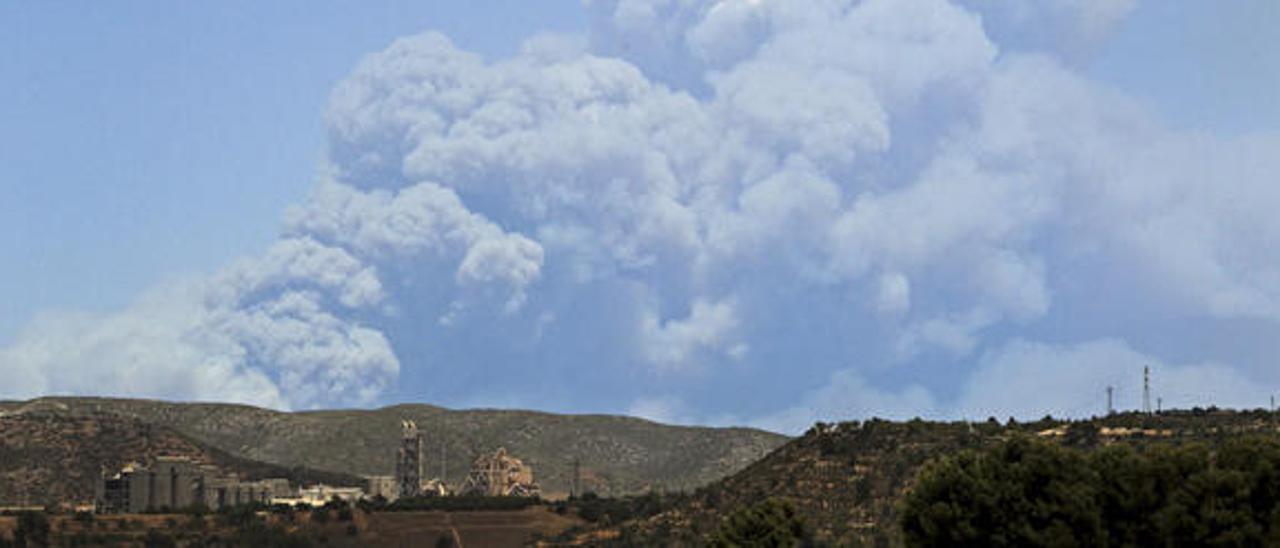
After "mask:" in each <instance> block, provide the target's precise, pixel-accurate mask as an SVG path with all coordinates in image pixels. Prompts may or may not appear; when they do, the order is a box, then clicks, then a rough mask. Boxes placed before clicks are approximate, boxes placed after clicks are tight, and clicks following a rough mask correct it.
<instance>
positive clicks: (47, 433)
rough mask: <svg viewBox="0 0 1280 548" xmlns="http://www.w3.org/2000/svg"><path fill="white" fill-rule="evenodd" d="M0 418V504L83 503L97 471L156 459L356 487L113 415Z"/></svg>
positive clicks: (344, 479) (337, 477)
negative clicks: (182, 459) (175, 458)
mask: <svg viewBox="0 0 1280 548" xmlns="http://www.w3.org/2000/svg"><path fill="white" fill-rule="evenodd" d="M17 407H18V408H17V409H14V408H9V409H5V410H4V411H3V412H2V413H0V506H5V505H40V506H42V505H46V504H49V503H89V502H92V500H93V492H94V482H95V481H97V479H98V478H99V477H100V475H101V473H102V472H103V471H104V470H107V471H111V470H119V469H120V467H122V466H123V465H125V464H127V463H130V462H138V463H146V462H151V461H153V460H154V459H155V458H156V457H160V456H180V457H187V458H190V459H192V460H194V461H196V462H199V463H201V464H208V465H212V466H215V467H217V468H218V469H219V470H221V471H222V472H223V473H226V474H233V475H237V476H240V477H242V478H244V479H249V480H257V479H265V478H288V479H290V480H292V481H293V482H295V483H326V484H330V485H361V484H362V481H361V479H360V478H358V477H356V476H353V475H350V474H341V473H333V472H319V471H315V470H309V469H305V468H287V467H284V466H278V465H273V464H265V463H261V462H256V461H253V460H250V459H245V458H241V457H236V456H234V455H231V454H229V453H227V452H226V451H222V450H220V449H218V448H216V447H212V446H210V445H208V444H205V443H202V442H200V441H197V440H194V439H192V438H190V437H188V436H184V435H182V434H180V433H178V432H175V431H173V430H172V429H170V428H167V427H165V426H160V425H153V424H148V423H145V422H143V421H140V420H138V419H134V418H129V417H123V416H119V415H109V414H97V415H72V414H68V413H66V412H65V409H60V408H59V407H58V406H56V405H53V406H46V405H35V406H29V405H20V406H17Z"/></svg>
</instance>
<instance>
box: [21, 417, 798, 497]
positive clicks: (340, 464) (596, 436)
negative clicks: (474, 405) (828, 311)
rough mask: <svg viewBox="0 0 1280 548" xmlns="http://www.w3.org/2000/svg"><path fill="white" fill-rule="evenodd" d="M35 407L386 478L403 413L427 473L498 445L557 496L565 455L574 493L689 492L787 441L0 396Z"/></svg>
mask: <svg viewBox="0 0 1280 548" xmlns="http://www.w3.org/2000/svg"><path fill="white" fill-rule="evenodd" d="M24 409H25V410H31V409H40V410H41V411H42V412H46V413H52V414H56V415H61V416H67V417H97V416H117V417H124V418H129V419H134V420H137V421H140V422H142V423H146V424H153V425H158V426H162V427H165V428H168V429H171V430H172V431H173V432H176V433H179V434H181V435H184V436H187V437H189V438H191V439H192V440H196V441H199V442H201V443H204V444H208V445H209V446H211V447H213V448H217V449H218V450H221V451H225V452H227V453H228V454H230V455H233V456H235V457H240V458H244V459H249V460H253V461H262V462H265V463H270V464H275V465H279V466H283V467H295V466H300V467H306V468H311V469H316V470H324V471H330V472H338V473H343V474H350V475H390V474H391V473H392V470H393V469H394V452H395V447H396V443H397V440H398V438H399V435H400V431H399V428H400V420H401V419H412V420H414V421H416V422H417V424H418V425H419V427H420V428H421V429H422V431H423V432H424V433H425V435H426V440H427V451H426V454H427V462H426V467H427V476H428V477H436V476H439V475H440V468H441V457H440V455H441V443H442V442H443V444H444V449H445V459H444V460H445V462H444V464H445V470H446V479H447V480H448V481H449V482H451V483H455V484H456V483H460V482H461V480H462V479H463V478H464V477H465V475H466V473H467V469H468V467H469V466H470V463H471V462H472V461H473V460H474V458H475V457H476V456H477V455H479V454H481V453H482V452H488V451H492V450H494V449H496V448H498V447H506V448H507V449H508V450H509V451H510V452H511V453H513V454H515V455H517V456H519V457H520V458H521V459H523V460H524V461H525V462H527V463H530V464H531V465H532V466H533V467H534V473H535V476H536V477H537V480H538V482H539V483H540V484H541V485H542V488H543V492H544V493H546V494H548V495H553V496H554V495H559V494H565V493H567V492H568V491H569V488H570V484H571V481H572V472H571V470H572V468H571V466H572V465H571V463H572V461H573V460H575V459H577V460H579V461H580V462H581V478H582V488H583V490H591V491H595V492H597V493H600V494H605V495H609V494H613V495H621V494H630V493H639V492H644V491H647V490H650V489H655V490H691V489H693V488H696V487H698V486H701V485H705V484H707V483H710V482H712V481H715V480H717V479H719V478H722V477H724V476H726V475H729V474H732V473H733V472H736V471H738V470H741V469H742V468H744V467H746V466H747V465H748V464H750V463H752V462H754V461H756V460H757V459H759V458H760V457H762V456H764V455H765V454H767V453H769V452H770V451H772V450H773V449H775V448H777V447H778V446H780V445H782V444H783V443H785V442H786V441H787V439H788V438H787V437H786V436H782V435H779V434H775V433H771V432H765V431H762V430H755V429H749V428H705V427H688V426H669V425H663V424H658V423H655V422H651V421H648V420H644V419H639V418H634V417H623V416H613V415H559V414H554V413H545V412H537V411H518V410H492V409H478V410H459V411H455V410H449V409H444V408H441V407H436V406H432V405H424V404H403V405H396V406H391V407H385V408H382V409H372V410H325V411H303V412H280V411H273V410H269V409H261V408H257V407H252V406H247V405H238V404H220V403H177V402H165V401H154V400H137V399H114V398H79V397H50V398H39V399H35V400H30V401H25V402H0V414H3V413H20V412H22V411H23V410H24Z"/></svg>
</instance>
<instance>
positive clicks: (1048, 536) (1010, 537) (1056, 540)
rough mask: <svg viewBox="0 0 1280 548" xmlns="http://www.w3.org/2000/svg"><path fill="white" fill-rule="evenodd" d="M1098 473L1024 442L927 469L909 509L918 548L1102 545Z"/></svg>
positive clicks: (907, 527)
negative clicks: (1096, 489)
mask: <svg viewBox="0 0 1280 548" xmlns="http://www.w3.org/2000/svg"><path fill="white" fill-rule="evenodd" d="M1096 481H1097V480H1096V475H1095V474H1094V473H1093V471H1092V469H1091V468H1090V467H1089V466H1088V463H1087V461H1086V460H1085V459H1084V458H1083V457H1082V456H1081V455H1080V454H1079V453H1077V452H1074V451H1070V450H1068V449H1063V448H1061V447H1058V446H1056V445H1051V444H1048V443H1045V442H1041V441H1038V440H1033V439H1030V438H1026V437H1016V438H1013V439H1012V440H1009V441H1007V442H1005V443H1002V444H999V445H998V446H996V447H993V448H991V449H987V450H983V451H978V450H968V451H963V452H961V453H958V454H956V455H954V456H952V457H948V458H944V459H942V460H940V461H936V462H934V463H931V464H929V465H927V466H926V467H925V469H924V470H923V471H922V473H921V475H920V481H919V484H918V485H917V486H916V488H915V489H914V490H912V491H911V492H910V493H909V494H908V495H907V496H906V497H905V499H904V501H903V503H902V508H901V510H902V512H901V518H900V519H901V525H902V530H903V535H904V539H905V541H906V542H907V544H909V545H912V546H1096V545H1099V544H1101V543H1102V542H1103V539H1104V535H1103V530H1102V524H1101V519H1100V514H1101V513H1100V512H1099V510H1098V507H1097V497H1096V493H1095V490H1094V485H1095V484H1096Z"/></svg>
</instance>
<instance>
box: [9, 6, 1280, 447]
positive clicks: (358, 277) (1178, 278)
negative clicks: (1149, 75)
mask: <svg viewBox="0 0 1280 548" xmlns="http://www.w3.org/2000/svg"><path fill="white" fill-rule="evenodd" d="M1018 6H1020V7H1013V6H1012V5H1006V4H1004V3H994V2H959V3H958V4H953V3H949V2H947V1H944V0H864V1H851V0H804V1H800V0H796V1H787V2H775V1H769V0H719V1H712V0H614V1H591V2H588V5H587V7H586V9H587V10H589V12H590V14H591V20H592V28H591V30H590V33H589V36H588V37H587V39H585V40H584V39H579V38H575V37H566V36H542V37H538V38H534V39H532V40H530V41H529V42H528V43H527V44H526V45H525V47H524V49H523V51H522V52H521V53H519V54H518V55H515V56H513V57H511V58H508V59H502V60H498V61H492V62H491V61H486V60H484V59H482V58H481V57H479V56H477V55H474V54H470V53H468V52H465V51H462V50H460V49H459V48H457V47H456V46H454V45H453V44H452V43H451V42H450V41H449V40H448V38H447V37H445V36H442V35H439V34H434V33H427V34H423V35H419V36H413V37H408V38H404V39H401V40H398V41H396V42H395V43H394V44H392V45H391V46H390V47H388V48H387V49H386V50H385V51H382V52H380V53H377V54H374V55H371V56H369V57H368V58H367V59H365V60H364V61H363V62H362V63H360V65H359V66H358V67H357V68H356V69H355V71H354V72H353V74H352V75H351V76H350V77H349V78H348V79H347V80H346V81H344V82H343V83H341V84H340V85H339V86H338V87H337V89H335V90H334V92H333V97H332V102H331V106H330V109H329V112H328V114H327V121H328V128H329V161H330V166H329V168H328V169H327V170H326V171H325V173H323V174H322V175H321V176H320V181H319V182H318V183H317V186H316V188H315V190H314V192H313V195H312V196H311V198H310V199H309V200H308V201H307V202H306V203H304V204H300V205H298V206H297V207H295V208H292V209H291V210H290V211H289V212H288V213H287V214H286V216H285V222H284V228H283V232H282V236H281V239H280V241H279V243H277V244H276V245H275V246H273V247H272V248H271V249H269V250H268V251H267V252H265V253H263V254H262V255H260V256H256V257H250V258H246V259H244V260H242V261H240V262H239V263H237V264H235V265H232V266H229V267H227V268H226V269H224V270H223V271H221V272H219V273H217V274H214V275H212V276H209V277H208V278H206V279H201V280H194V281H190V282H188V283H184V284H180V285H177V286H173V287H166V288H161V289H157V290H155V291H152V292H149V293H148V294H147V295H144V296H143V297H142V298H140V299H139V301H138V302H137V303H136V304H135V305H133V306H132V307H130V308H129V309H127V310H125V311H122V312H120V313H118V314H113V315H108V316H102V317H94V316H78V315H77V316H65V315H63V316H51V317H47V318H44V319H42V320H40V321H38V322H35V323H33V324H32V325H31V326H30V327H29V328H28V329H27V330H26V331H25V332H24V334H23V335H22V336H20V337H19V339H18V341H17V342H16V343H15V344H14V345H13V346H11V347H9V348H6V349H2V350H0V366H3V369H4V371H5V373H6V375H7V376H9V377H10V378H11V379H16V382H15V383H6V384H5V386H4V388H0V395H2V394H11V395H30V394H37V393H46V392H79V393H100V392H103V391H107V392H110V393H113V394H128V395H153V396H166V397H174V398H200V399H232V400H237V401H246V402H251V403H259V404H265V405H271V406H275V407H288V408H308V407H316V406H329V405H369V404H376V403H378V402H383V401H392V400H416V401H424V400H425V401H431V402H435V403H440V404H446V405H504V406H506V405H510V406H529V407H536V408H544V409H552V410H565V411H626V410H631V411H633V412H637V413H641V414H645V415H649V416H653V417H655V418H662V419H667V420H677V421H686V422H716V423H719V422H744V423H753V424H759V425H763V426H767V427H770V428H776V429H780V430H789V431H791V430H796V429H799V428H803V427H804V426H805V425H806V424H807V423H808V422H810V421H812V420H817V419H831V418H847V417H865V416H871V415H881V416H912V415H922V416H956V415H964V416H980V417H985V416H987V415H988V414H993V415H1010V414H1014V415H1036V416H1038V415H1043V414H1045V413H1059V414H1062V413H1069V414H1088V413H1092V412H1096V411H1097V410H1098V409H1097V408H1096V405H1095V403H1096V400H1097V396H1098V395H1099V394H1101V391H1102V387H1104V386H1106V385H1107V384H1120V385H1122V386H1125V385H1124V383H1125V382H1129V383H1130V385H1128V386H1130V387H1131V385H1132V381H1131V380H1129V381H1126V379H1131V378H1134V376H1135V375H1138V374H1139V373H1135V371H1140V369H1141V367H1142V365H1144V364H1150V365H1152V366H1155V367H1156V371H1157V373H1158V379H1160V380H1161V381H1162V382H1165V384H1164V385H1161V386H1163V388H1164V392H1162V393H1163V394H1166V395H1167V396H1168V398H1167V401H1168V402H1169V404H1170V405H1193V404H1205V403H1217V404H1219V405H1232V404H1234V405H1255V404H1258V403H1260V398H1262V394H1264V393H1265V391H1264V390H1263V389H1260V388H1257V387H1258V386H1259V383H1265V382H1275V381H1276V380H1280V379H1277V374H1276V373H1275V372H1274V371H1272V370H1271V369H1269V368H1267V367H1266V364H1265V363H1264V361H1263V360H1264V359H1265V357H1266V356H1267V355H1270V354H1274V352H1275V351H1276V350H1280V346H1278V345H1277V343H1276V342H1275V341H1276V337H1275V335H1276V334H1277V327H1280V261H1278V260H1277V258H1278V257H1280V220H1278V218H1277V217H1276V216H1275V215H1274V214H1273V210H1274V209H1275V208H1276V206H1277V205H1280V187H1277V186H1276V185H1275V184H1274V173H1277V168H1280V136H1277V135H1252V136H1244V137H1233V138H1229V139H1228V138H1218V137H1212V136H1206V135H1201V134H1189V133H1181V132H1177V131H1173V130H1170V129H1168V128H1166V127H1164V126H1163V125H1162V124H1161V122H1160V120H1159V119H1158V118H1157V117H1156V116H1154V115H1153V114H1152V113H1150V112H1149V111H1148V110H1147V109H1146V108H1145V107H1144V106H1143V104H1142V103H1141V102H1140V101H1138V100H1136V99H1133V98H1130V97H1126V96H1124V95H1122V94H1121V93H1119V92H1117V91H1115V90H1112V89H1108V88H1106V87H1104V86H1101V85H1099V84H1096V83H1094V82H1091V81H1090V80H1089V79H1088V78H1086V77H1085V76H1082V75H1081V74H1080V73H1079V72H1078V71H1077V69H1075V68H1073V67H1075V66H1076V65H1077V63H1078V62H1079V60H1080V59H1082V58H1084V57H1085V56H1087V55H1088V54H1089V53H1090V52H1091V51H1092V50H1093V49H1094V48H1096V47H1097V44H1099V43H1100V41H1101V40H1103V39H1104V38H1105V36H1106V34H1107V31H1108V30H1109V29H1110V28H1111V27H1113V26H1114V25H1115V24H1116V23H1117V22H1119V21H1120V20H1121V19H1122V18H1123V16H1124V15H1125V14H1126V13H1127V12H1128V11H1129V10H1130V9H1131V8H1132V2H1131V1H1115V2H1081V1H1074V0H1072V1H1067V0H1063V1H1057V2H1043V3H1036V4H1035V6H1036V7H1031V5H1030V4H1027V6H1026V7H1021V6H1022V4H1018ZM1223 333H1232V334H1234V336H1235V337H1236V339H1235V340H1234V342H1235V343H1237V344H1234V345H1232V346H1231V347H1228V346H1227V345H1224V344H1221V343H1219V342H1215V341H1217V340H1218V339H1215V338H1214V334H1223Z"/></svg>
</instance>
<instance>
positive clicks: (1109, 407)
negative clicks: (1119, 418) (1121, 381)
mask: <svg viewBox="0 0 1280 548" xmlns="http://www.w3.org/2000/svg"><path fill="white" fill-rule="evenodd" d="M1115 391H1116V389H1115V387H1111V386H1108V387H1107V414H1108V415H1111V414H1113V413H1115V412H1116V408H1115V407H1114V406H1113V405H1112V395H1114V394H1115Z"/></svg>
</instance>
